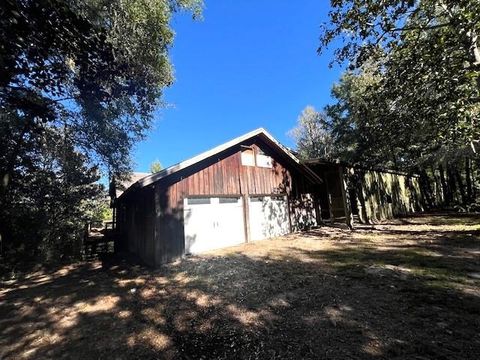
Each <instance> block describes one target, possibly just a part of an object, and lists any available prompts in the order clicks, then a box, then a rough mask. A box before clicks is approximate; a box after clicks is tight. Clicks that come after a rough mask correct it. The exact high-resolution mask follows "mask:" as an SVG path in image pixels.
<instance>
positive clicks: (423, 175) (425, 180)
mask: <svg viewBox="0 0 480 360" xmlns="http://www.w3.org/2000/svg"><path fill="white" fill-rule="evenodd" d="M420 186H421V187H422V193H423V194H424V195H425V201H426V203H427V204H426V205H427V207H428V208H429V209H431V208H432V207H433V201H432V187H431V186H430V178H429V177H428V174H427V171H426V170H425V169H422V170H421V171H420Z"/></svg>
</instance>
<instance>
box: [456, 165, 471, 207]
mask: <svg viewBox="0 0 480 360" xmlns="http://www.w3.org/2000/svg"><path fill="white" fill-rule="evenodd" d="M453 173H454V175H455V179H456V180H457V184H458V189H459V190H460V196H461V197H462V205H464V206H465V205H467V204H468V200H467V193H466V191H465V185H464V184H463V179H462V175H461V174H460V171H458V168H457V167H455V168H454V169H453Z"/></svg>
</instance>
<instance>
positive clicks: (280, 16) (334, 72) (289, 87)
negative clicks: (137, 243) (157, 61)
mask: <svg viewBox="0 0 480 360" xmlns="http://www.w3.org/2000/svg"><path fill="white" fill-rule="evenodd" d="M328 10H329V9H328V2H327V1H319V0H302V1H291V0H241V1H234V0H205V9H204V14H203V20H200V21H194V20H192V18H191V16H190V15H187V14H183V15H176V16H175V18H174V20H173V22H172V26H173V28H174V30H175V32H176V38H175V42H174V46H173V48H172V50H171V60H172V62H173V65H174V67H175V78H176V81H175V83H174V84H173V85H172V87H171V88H169V89H167V90H166V92H165V97H164V101H165V102H166V103H167V104H168V106H167V108H163V109H160V110H158V111H157V112H156V121H155V125H154V129H153V130H152V131H151V132H150V134H149V136H148V138H147V139H146V140H145V141H143V142H142V143H139V144H138V145H137V148H136V150H135V153H134V160H135V163H136V166H135V170H136V171H148V170H149V167H150V164H151V162H152V161H154V160H156V159H158V160H160V162H161V163H162V165H163V166H164V167H167V166H170V165H173V164H175V163H177V162H179V161H182V160H185V159H187V158H189V157H192V156H194V155H196V154H198V153H200V152H202V151H205V150H208V149H210V148H212V147H214V146H216V145H219V144H221V143H223V142H225V141H228V140H230V139H232V138H235V137H237V136H240V135H242V134H244V133H246V132H248V131H251V130H253V129H256V128H258V127H264V128H266V129H267V130H268V131H270V133H272V135H273V136H275V137H276V138H277V139H278V140H279V141H280V142H282V143H283V144H285V145H287V146H291V147H293V146H294V143H293V142H292V140H291V139H290V138H289V137H288V136H287V134H286V133H287V131H288V130H289V129H291V128H292V127H294V126H295V123H296V120H297V117H298V115H299V113H300V112H301V110H302V109H303V108H304V107H305V106H306V105H313V106H315V107H316V108H317V109H321V108H322V107H323V106H324V105H325V104H327V103H328V102H329V101H330V88H331V86H332V84H333V83H334V82H335V81H336V80H337V79H338V77H339V75H340V71H339V69H338V68H333V69H331V68H329V67H328V64H329V62H330V61H331V59H332V53H331V51H327V52H325V53H324V54H323V55H322V56H319V55H317V53H316V49H317V47H318V45H319V40H318V38H319V35H320V24H321V23H322V22H325V21H327V20H328V17H327V13H328Z"/></svg>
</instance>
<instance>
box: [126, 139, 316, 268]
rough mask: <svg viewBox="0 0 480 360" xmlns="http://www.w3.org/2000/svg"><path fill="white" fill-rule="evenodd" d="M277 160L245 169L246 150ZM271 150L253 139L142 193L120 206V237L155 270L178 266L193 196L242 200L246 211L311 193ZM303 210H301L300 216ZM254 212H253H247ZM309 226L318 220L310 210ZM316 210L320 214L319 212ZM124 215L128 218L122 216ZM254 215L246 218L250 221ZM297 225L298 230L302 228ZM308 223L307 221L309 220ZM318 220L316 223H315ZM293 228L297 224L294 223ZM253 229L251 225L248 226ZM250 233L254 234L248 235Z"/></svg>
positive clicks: (296, 209)
mask: <svg viewBox="0 0 480 360" xmlns="http://www.w3.org/2000/svg"><path fill="white" fill-rule="evenodd" d="M249 149H253V151H254V152H255V153H257V152H259V150H260V149H261V151H262V152H263V153H264V154H265V155H268V156H270V157H271V158H272V160H273V161H272V166H271V167H259V166H246V165H242V155H241V154H242V151H249ZM287 162H288V161H286V160H285V159H282V158H281V156H279V155H278V154H277V153H276V152H275V151H273V150H272V149H271V148H269V147H268V145H266V144H264V143H262V142H259V141H258V140H254V139H253V140H252V141H248V142H245V143H243V144H241V145H238V146H235V147H232V148H230V149H228V150H226V151H224V152H223V153H220V154H218V155H216V156H214V157H211V158H209V159H206V160H204V161H202V162H200V163H197V164H195V165H192V166H191V167H189V168H186V169H183V170H180V171H178V172H176V173H175V174H172V175H171V176H167V177H165V178H164V179H161V180H159V181H157V182H156V183H154V184H152V185H150V186H148V187H147V188H144V189H138V190H135V191H133V192H131V193H130V194H128V196H127V197H125V198H124V199H122V198H121V199H119V204H118V206H117V208H118V209H119V210H118V212H119V213H118V221H119V222H122V221H123V224H119V226H118V228H119V232H120V233H121V234H122V235H123V237H124V238H125V239H124V240H123V242H124V244H126V247H127V250H128V251H131V252H134V253H136V254H138V255H139V256H140V258H142V260H144V261H145V262H146V263H148V264H150V265H159V264H163V263H167V262H171V261H174V260H175V259H178V258H179V257H181V256H183V255H184V253H185V242H184V236H185V235H184V220H183V200H184V199H185V198H187V197H201V196H208V197H216V196H217V197H218V196H239V197H241V198H242V199H243V204H244V208H246V209H248V206H247V199H248V197H249V196H251V195H270V194H281V195H287V196H288V199H289V202H290V201H293V200H295V199H297V198H300V197H301V194H305V193H307V192H308V186H309V182H308V181H307V180H306V179H305V178H304V176H302V175H301V174H299V173H298V171H297V170H296V169H294V168H293V167H292V166H289V165H288V164H287ZM299 208H301V206H300V205H299V206H296V207H295V213H298V212H299V211H303V210H301V209H300V210H299ZM246 211H248V210H246ZM308 211H309V213H308V214H309V216H310V218H309V220H308V224H309V226H311V225H312V222H313V221H314V220H315V219H316V216H315V214H313V215H312V214H311V211H312V209H309V210H308ZM313 211H314V209H313ZM122 212H124V214H123V213H122ZM247 217H248V214H245V218H247ZM299 218H300V217H298V216H297V217H294V224H295V226H292V228H294V229H297V228H299V227H301V226H302V225H301V224H300V225H298V226H297V225H296V224H297V223H296V222H295V221H296V219H299ZM302 219H303V220H305V219H306V216H303V218H302ZM312 219H313V220H312ZM292 225H293V224H292ZM247 226H248V225H247ZM246 233H247V234H248V231H247V230H246Z"/></svg>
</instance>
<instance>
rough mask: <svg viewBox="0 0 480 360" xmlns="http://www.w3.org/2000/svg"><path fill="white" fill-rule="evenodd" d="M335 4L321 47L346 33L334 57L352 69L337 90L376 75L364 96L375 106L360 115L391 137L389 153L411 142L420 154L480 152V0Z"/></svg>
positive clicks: (379, 134)
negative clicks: (459, 151) (349, 83)
mask: <svg viewBox="0 0 480 360" xmlns="http://www.w3.org/2000/svg"><path fill="white" fill-rule="evenodd" d="M331 4H332V10H331V12H330V23H329V24H327V25H325V26H324V28H323V31H322V34H321V46H320V49H319V51H320V52H322V51H323V50H324V49H325V47H327V46H328V45H330V44H331V43H332V41H333V40H334V39H335V38H338V37H340V38H341V39H342V40H343V45H342V46H340V47H338V48H337V49H336V50H335V54H336V61H338V62H343V63H345V62H348V65H349V70H350V72H349V73H348V75H346V76H345V77H344V78H343V80H342V82H343V84H342V85H340V86H339V87H338V86H337V88H336V89H334V95H339V94H338V91H339V90H340V88H341V87H345V86H349V85H346V84H345V82H349V81H354V82H356V83H360V82H362V81H364V80H366V79H367V78H370V79H373V78H374V79H375V80H374V81H373V83H370V84H368V85H366V84H365V86H364V87H363V90H362V92H363V94H362V101H363V102H364V104H367V103H368V104H369V107H368V108H367V107H365V110H366V112H365V113H364V114H362V116H363V117H364V119H363V120H359V119H357V121H359V122H362V121H363V122H364V124H367V123H368V128H369V130H375V131H376V134H377V136H376V140H377V141H378V140H379V139H381V138H385V137H387V138H389V140H388V142H389V144H388V146H389V147H390V148H391V149H390V151H389V152H392V151H393V152H395V148H399V147H404V146H406V147H407V148H409V150H412V151H413V152H414V154H412V155H414V156H413V157H414V158H418V156H420V157H423V156H425V155H426V154H427V153H432V152H436V151H438V150H439V149H441V148H444V147H448V148H454V149H464V148H465V147H470V148H472V150H474V151H477V147H478V141H479V139H480V128H479V126H478V118H479V115H480V107H479V99H480V50H479V46H480V39H479V37H478V33H479V32H480V22H479V21H478V13H479V11H480V3H479V2H478V1H475V0H463V1H448V0H421V1H381V2H379V1H373V0H372V1H363V2H357V1H347V0H340V1H332V2H331ZM355 76H358V78H357V79H355V80H354V77H355ZM357 90H359V89H358V88H357ZM330 110H334V109H330ZM357 115H358V114H357ZM394 135H395V136H394ZM392 141H393V143H392ZM392 156H393V155H392ZM399 160H401V159H400V158H399Z"/></svg>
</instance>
